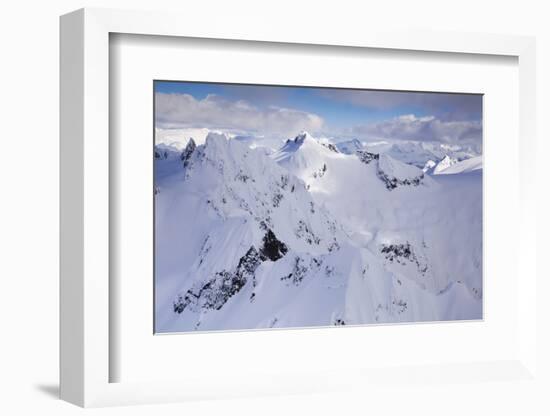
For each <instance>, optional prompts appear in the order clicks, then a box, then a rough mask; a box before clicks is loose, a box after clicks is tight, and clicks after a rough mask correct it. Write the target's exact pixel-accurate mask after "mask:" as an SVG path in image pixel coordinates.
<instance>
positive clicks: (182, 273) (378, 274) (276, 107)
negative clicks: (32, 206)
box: [153, 81, 483, 333]
mask: <svg viewBox="0 0 550 416" xmlns="http://www.w3.org/2000/svg"><path fill="white" fill-rule="evenodd" d="M153 87H154V94H155V113H154V117H155V148H154V159H155V162H154V163H155V188H154V193H155V198H154V200H155V236H154V237H155V252H154V253H155V258H154V263H155V282H154V284H155V316H156V318H155V332H158V333H166V332H172V333H173V332H188V331H219V330H237V329H267V328H293V327H314V326H343V325H363V324H375V323H392V322H421V321H440V320H475V319H481V318H482V305H483V302H482V299H483V296H482V286H483V285H482V258H483V255H482V254H483V253H482V251H483V250H482V230H483V227H482V212H483V210H482V201H483V196H482V184H483V176H482V172H483V169H482V124H483V123H482V95H480V94H461V93H454V94H451V93H441V92H438V93H430V92H404V91H376V90H363V89H342V88H326V87H324V88H318V87H300V86H274V85H250V84H224V83H203V82H183V81H155V82H154V85H153Z"/></svg>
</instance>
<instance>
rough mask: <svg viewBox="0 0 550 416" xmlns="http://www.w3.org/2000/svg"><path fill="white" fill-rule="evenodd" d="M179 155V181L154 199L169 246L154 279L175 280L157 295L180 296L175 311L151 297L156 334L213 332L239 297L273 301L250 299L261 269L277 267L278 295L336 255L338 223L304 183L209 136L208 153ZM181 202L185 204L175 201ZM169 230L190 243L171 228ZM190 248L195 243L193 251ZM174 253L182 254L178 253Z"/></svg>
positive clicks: (259, 155)
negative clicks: (155, 305)
mask: <svg viewBox="0 0 550 416" xmlns="http://www.w3.org/2000/svg"><path fill="white" fill-rule="evenodd" d="M303 139H305V137H304V138H303ZM296 144H301V145H303V144H304V141H302V142H301V143H299V141H297V143H296ZM186 150H187V148H186ZM182 154H183V155H185V166H183V164H182V165H181V167H180V169H181V172H182V173H181V174H175V175H174V176H173V177H171V178H169V179H167V180H165V181H163V183H161V184H159V188H160V189H161V191H160V192H159V193H158V194H157V196H156V197H157V211H158V212H159V213H163V214H164V215H159V218H162V219H163V220H162V221H161V223H157V228H158V233H159V234H160V235H163V236H164V235H165V234H168V235H172V237H173V241H169V239H166V238H163V240H165V241H164V243H165V247H164V248H163V249H162V250H157V253H158V255H159V256H160V258H159V261H158V262H157V263H158V269H157V274H158V275H159V276H162V275H164V276H165V278H162V277H160V278H159V279H158V280H157V284H158V285H160V286H162V285H163V282H167V281H174V280H175V281H179V284H178V285H177V286H175V287H172V288H171V289H168V288H167V289H161V290H160V291H159V293H160V294H164V293H165V292H166V291H168V290H173V291H175V292H176V293H177V296H176V294H174V296H173V300H172V301H173V304H172V305H170V304H169V302H167V299H166V298H165V297H164V295H161V296H160V297H159V298H157V301H158V302H159V307H160V313H159V315H158V317H159V320H158V321H157V323H158V324H159V325H160V327H162V328H175V327H177V328H182V325H183V327H184V328H188V329H192V328H195V327H196V326H197V325H199V326H201V325H202V326H201V328H205V327H208V325H215V322H217V321H216V319H220V317H219V316H217V318H216V314H213V315H212V313H213V312H214V311H217V310H220V309H221V308H222V307H225V306H224V305H225V304H226V303H227V302H229V301H230V300H231V299H232V298H234V297H237V298H239V299H241V300H242V299H244V298H243V297H242V296H241V295H242V293H241V291H242V290H244V289H245V288H246V291H247V293H248V295H247V296H248V297H247V300H246V303H247V304H248V303H251V302H253V301H254V302H255V301H257V300H258V299H261V298H265V299H264V301H263V302H266V299H267V298H268V297H269V294H267V293H266V294H264V295H262V293H263V292H261V291H258V290H255V287H256V285H259V284H260V281H261V279H260V278H259V273H260V272H259V270H264V269H265V268H266V267H268V266H266V265H265V263H268V264H271V263H277V264H278V266H277V267H276V269H274V273H275V276H272V278H273V279H276V280H277V281H279V282H281V285H282V286H287V285H288V283H289V282H290V283H293V284H295V285H296V284H298V283H300V282H301V281H302V280H304V279H305V278H306V277H307V276H309V275H311V273H312V272H313V271H316V272H318V271H319V268H320V265H321V263H322V262H323V258H324V257H326V256H330V254H331V253H333V252H336V251H338V250H340V246H341V243H342V240H343V239H345V234H344V233H343V232H342V231H341V230H340V228H341V227H340V225H339V224H338V223H337V221H336V220H335V219H333V218H332V217H331V216H330V215H329V214H328V213H327V212H326V210H325V209H324V208H323V207H322V206H318V205H317V204H316V202H315V201H314V200H313V199H312V197H311V195H310V194H309V193H308V192H307V190H306V188H305V184H304V183H303V182H302V181H301V180H299V179H298V178H296V177H294V176H293V175H290V174H289V173H288V171H286V170H284V169H282V168H281V167H279V166H278V165H277V164H276V163H275V162H273V161H272V160H271V159H270V158H268V157H266V156H265V155H264V153H263V152H261V151H256V150H253V149H250V148H248V147H246V146H244V145H243V144H241V143H239V142H238V141H235V140H228V139H227V137H225V136H223V135H218V134H212V133H211V134H210V135H209V136H208V137H207V139H206V142H205V144H204V145H201V146H197V147H196V148H194V149H192V150H191V151H190V152H187V151H186V152H184V153H182ZM184 195H187V198H188V199H187V200H185V199H180V198H184V197H183V196H184ZM166 210H168V211H171V212H170V213H167V212H166ZM173 223H177V224H178V226H179V227H178V228H180V230H181V232H184V233H185V236H186V238H182V236H181V235H179V234H178V233H177V230H168V229H167V228H168V227H170V224H173ZM187 239H188V240H189V241H188V244H187V243H186V241H185V240H187ZM192 241H200V242H201V243H200V244H194V246H193V242H192ZM177 247H180V248H181V252H179V253H177V252H176V253H174V252H173V250H174V249H175V248H177ZM163 250H166V252H165V251H163ZM164 255H165V256H166V257H170V259H168V258H163V256H164ZM173 262H175V263H176V265H174V266H173V267H167V266H168V265H170V264H171V263H173ZM270 267H273V266H270ZM257 269H258V271H257ZM174 274H177V275H179V276H174ZM268 274H269V273H268ZM167 276H170V278H168V277H167ZM265 278H268V277H267V276H266V277H265ZM167 285H168V283H167ZM243 293H244V292H243ZM237 295H239V296H237ZM245 297H246V296H245ZM162 304H164V305H162ZM209 322H210V323H209ZM174 325H175V326H174Z"/></svg>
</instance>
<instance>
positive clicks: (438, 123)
mask: <svg viewBox="0 0 550 416" xmlns="http://www.w3.org/2000/svg"><path fill="white" fill-rule="evenodd" d="M352 134H354V135H356V136H358V137H360V138H362V139H366V140H380V139H391V140H411V141H426V142H431V141H438V142H443V143H450V144H460V143H468V142H469V143H481V137H482V124H481V121H442V120H440V119H438V118H436V117H434V116H429V117H416V116H415V115H413V114H407V115H402V116H399V117H395V118H392V119H390V120H384V121H381V122H377V123H372V124H367V125H361V126H356V127H353V128H352Z"/></svg>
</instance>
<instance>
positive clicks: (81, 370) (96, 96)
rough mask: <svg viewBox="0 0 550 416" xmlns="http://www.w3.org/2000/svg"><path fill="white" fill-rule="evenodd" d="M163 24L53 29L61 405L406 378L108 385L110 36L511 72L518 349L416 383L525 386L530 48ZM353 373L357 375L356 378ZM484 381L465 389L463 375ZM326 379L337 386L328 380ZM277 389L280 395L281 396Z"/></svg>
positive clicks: (153, 20)
mask: <svg viewBox="0 0 550 416" xmlns="http://www.w3.org/2000/svg"><path fill="white" fill-rule="evenodd" d="M182 21H184V16H179V15H177V14H171V13H156V12H155V13H151V12H137V11H119V10H107V9H82V10H78V11H75V12H73V13H70V14H68V15H65V16H63V17H62V18H61V129H60V131H61V155H60V160H61V201H60V205H61V232H60V234H61V235H60V238H61V267H60V268H61V277H60V279H61V280H60V286H61V300H60V301H61V305H60V320H61V322H60V326H61V339H60V350H61V352H60V358H61V362H60V365H61V368H60V379H61V386H60V387H61V388H60V394H61V398H62V399H64V400H66V401H69V402H71V403H74V404H77V405H79V406H85V407H88V406H108V405H120V404H139V403H159V402H168V401H171V402H173V401H183V400H190V399H195V398H209V397H212V398H214V397H236V396H247V395H255V394H272V393H271V392H288V393H300V392H322V391H325V390H333V389H340V388H342V384H341V383H340V382H339V380H340V379H342V375H344V374H345V377H344V378H347V379H350V377H351V378H352V379H353V380H354V381H353V382H354V383H355V384H356V385H357V386H361V385H364V386H368V385H372V384H373V383H374V382H378V381H379V380H381V379H386V380H390V379H391V375H392V374H393V375H395V374H397V373H398V374H400V376H402V375H403V374H406V373H410V370H404V372H403V374H401V373H399V370H398V369H395V368H394V369H390V368H379V369H372V368H371V369H370V370H369V371H368V372H361V371H350V370H349V369H344V368H343V369H336V370H334V372H335V373H334V374H332V377H329V376H327V377H325V378H322V379H319V377H318V374H316V373H308V374H305V373H304V374H285V373H281V374H278V375H276V376H273V375H270V376H269V377H266V378H264V379H261V380H260V379H257V380H248V381H245V382H236V383H234V384H232V385H228V383H227V381H228V380H227V379H222V380H220V381H219V382H212V381H209V380H205V379H202V380H198V379H188V380H185V379H183V380H178V381H168V380H166V381H149V382H139V383H138V382H130V383H127V382H111V381H112V380H111V379H112V377H111V375H110V363H112V362H113V361H114V360H116V359H117V357H116V356H114V354H113V351H112V350H111V349H110V337H111V335H112V334H110V330H111V329H110V308H111V310H112V308H113V305H112V304H111V302H112V301H113V300H112V298H110V296H109V293H110V291H112V290H113V288H112V287H111V286H110V281H109V275H110V267H111V263H110V259H109V240H110V215H109V212H110V206H109V203H110V195H109V184H110V173H109V172H110V169H112V168H113V167H112V165H111V164H112V163H113V161H112V160H110V157H109V135H110V131H109V128H110V124H109V117H110V114H109V97H110V84H109V36H110V34H113V33H122V34H134V35H147V36H171V37H187V38H206V39H226V40H240V41H248V42H278V43H281V44H283V45H284V44H303V45H332V46H334V47H342V48H345V47H355V48H382V49H389V50H394V49H395V50H410V51H431V52H437V53H453V54H483V55H504V56H510V57H515V58H517V59H518V65H519V90H520V91H519V114H518V117H519V138H520V141H519V165H520V167H519V172H520V177H519V185H520V192H519V196H520V198H519V200H518V201H515V202H517V203H518V204H519V216H518V218H517V219H516V221H517V224H516V226H517V227H518V233H519V236H518V244H517V256H518V268H517V270H518V271H516V273H519V270H521V273H522V274H521V280H519V287H518V293H517V304H518V316H517V320H518V322H517V325H518V336H517V340H518V344H519V345H518V349H517V355H516V356H511V357H510V358H509V359H508V360H499V361H494V362H491V361H482V362H476V363H468V364H464V363H462V364H460V365H458V364H455V363H441V364H440V365H436V366H434V365H430V366H423V365H422V363H418V364H419V366H418V368H417V369H416V370H415V376H414V377H416V379H417V380H419V379H420V380H421V379H433V378H434V377H435V374H437V375H438V376H437V377H440V376H442V377H446V378H447V379H453V378H457V379H462V380H466V381H471V382H478V381H480V380H481V379H484V377H486V376H487V374H493V375H494V377H496V378H498V377H500V376H502V377H505V378H506V379H507V380H510V379H511V380H516V379H517V380H518V381H520V380H524V379H525V378H532V377H534V376H536V368H537V364H536V346H537V338H536V303H535V301H534V299H535V297H536V296H535V293H536V278H537V274H536V273H537V271H536V267H535V264H536V259H535V252H536V250H533V248H534V245H535V241H536V238H535V229H536V227H535V225H536V223H535V221H536V219H535V216H534V215H533V213H534V212H535V211H536V209H535V208H536V207H535V204H536V200H535V197H534V196H535V189H534V183H533V181H532V177H531V176H530V175H529V169H532V166H533V160H535V157H534V154H535V152H536V149H535V139H536V136H535V134H536V132H535V126H536V120H535V114H536V112H535V91H536V83H535V82H536V78H535V41H534V39H533V38H530V37H519V36H508V35H488V34H466V33H429V32H410V31H408V32H396V31H387V32H384V31H377V30H365V29H363V28H349V30H347V31H345V32H338V33H337V34H330V35H329V34H327V32H326V31H325V30H323V28H321V27H318V28H316V27H315V26H311V27H310V28H308V30H307V31H306V30H303V28H295V27H288V28H285V30H284V31H281V30H280V28H279V27H278V26H277V25H276V24H273V25H269V24H267V25H262V26H261V27H256V26H254V27H253V28H243V29H242V32H239V31H238V30H236V28H235V26H234V25H232V24H231V22H227V24H226V25H223V24H222V25H215V26H208V25H203V24H201V22H198V21H197V22H194V21H192V20H185V25H182V24H181V22H182ZM358 370H360V369H358ZM476 372H477V373H480V372H481V373H482V374H484V376H483V377H480V378H476V377H473V376H472V374H475V373H476ZM335 375H336V376H335ZM281 385H284V389H281Z"/></svg>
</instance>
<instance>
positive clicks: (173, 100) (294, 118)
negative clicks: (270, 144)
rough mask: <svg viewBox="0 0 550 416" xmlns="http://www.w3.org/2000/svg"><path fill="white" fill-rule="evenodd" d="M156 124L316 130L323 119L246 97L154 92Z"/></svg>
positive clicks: (289, 131)
mask: <svg viewBox="0 0 550 416" xmlns="http://www.w3.org/2000/svg"><path fill="white" fill-rule="evenodd" d="M155 113H156V114H155V117H156V126H157V127H160V128H181V127H198V128H209V129H223V130H232V131H237V132H247V133H256V134H263V135H268V136H270V135H283V136H289V135H294V134H296V133H297V132H299V131H301V130H308V131H311V132H317V131H319V130H321V129H322V127H323V124H324V122H323V119H322V118H321V117H319V116H318V115H316V114H313V113H308V112H305V111H299V110H294V109H290V108H283V107H274V106H270V107H266V108H258V107H256V106H254V105H252V104H250V103H249V102H248V101H245V100H237V101H230V100H227V99H224V98H222V97H220V96H217V95H212V94H211V95H208V96H206V97H205V98H204V99H196V98H195V97H193V96H192V95H189V94H166V93H156V94H155Z"/></svg>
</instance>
